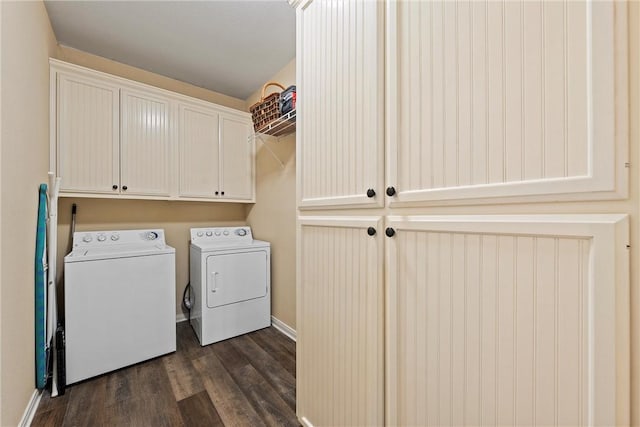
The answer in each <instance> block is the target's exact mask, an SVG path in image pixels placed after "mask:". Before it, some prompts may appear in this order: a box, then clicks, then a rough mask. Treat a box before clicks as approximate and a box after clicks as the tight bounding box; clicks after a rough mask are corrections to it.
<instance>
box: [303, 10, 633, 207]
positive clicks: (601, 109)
mask: <svg viewBox="0 0 640 427" xmlns="http://www.w3.org/2000/svg"><path fill="white" fill-rule="evenodd" d="M626 8H627V5H626V4H624V3H623V2H583V1H555V2H547V1H528V2H527V1H525V2H508V1H507V2H468V1H428V2H427V1H424V2H423V1H398V2H389V9H388V14H387V18H388V19H387V31H388V42H387V48H388V50H387V60H388V68H387V70H388V72H387V79H388V80H387V87H388V97H387V102H388V104H387V105H388V106H387V116H386V120H387V129H388V135H389V137H388V146H387V148H388V155H387V160H388V167H387V174H388V178H387V185H391V186H394V187H395V188H396V190H397V192H398V193H397V196H395V197H394V198H393V199H392V200H393V202H405V203H411V202H423V203H424V202H429V203H435V202H449V203H453V202H456V203H469V202H478V201H480V202H482V201H483V199H484V202H485V203H486V199H487V198H493V199H494V200H495V199H496V198H503V199H507V200H512V201H516V200H520V201H522V200H528V201H540V200H577V199H594V198H595V199H598V198H599V199H602V198H620V197H624V196H625V194H626V191H627V179H628V177H627V173H628V172H627V171H628V168H627V167H625V163H626V162H628V161H629V160H628V123H627V122H628V95H627V92H628V89H627V87H628V77H627V73H628V71H627V39H628V36H627V12H626ZM302 99H303V100H304V97H303V98H302Z"/></svg>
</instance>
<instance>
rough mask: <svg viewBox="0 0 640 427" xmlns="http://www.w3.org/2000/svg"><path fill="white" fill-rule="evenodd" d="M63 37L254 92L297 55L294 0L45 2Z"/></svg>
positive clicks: (236, 92)
mask: <svg viewBox="0 0 640 427" xmlns="http://www.w3.org/2000/svg"><path fill="white" fill-rule="evenodd" d="M45 5H46V8H47V12H48V13H49V18H50V20H51V25H52V26H53V31H54V32H55V34H56V38H57V39H58V42H59V43H60V44H62V45H65V46H69V47H73V48H76V49H79V50H82V51H85V52H89V53H93V54H95V55H99V56H102V57H105V58H110V59H113V60H115V61H118V62H123V63H125V64H128V65H132V66H135V67H138V68H142V69H144V70H148V71H152V72H154V73H157V74H161V75H164V76H168V77H172V78H174V79H177V80H181V81H184V82H187V83H191V84H193V85H196V86H201V87H205V88H207V89H210V90H213V91H216V92H221V93H224V94H226V95H229V96H234V97H236V98H241V99H246V98H247V97H248V96H249V95H250V94H251V93H253V92H254V91H255V90H256V89H258V88H259V87H260V86H261V85H262V84H263V83H265V82H266V81H267V80H268V79H269V78H271V77H272V76H273V75H274V74H275V73H276V72H277V71H279V70H280V69H281V68H282V67H284V66H285V65H286V64H287V63H288V62H289V61H290V60H291V59H293V57H294V56H295V10H294V9H293V8H292V7H291V6H289V4H288V3H287V1H286V0H263V1H251V0H234V1H229V0H225V1H93V0H89V1H52V0H48V1H45Z"/></svg>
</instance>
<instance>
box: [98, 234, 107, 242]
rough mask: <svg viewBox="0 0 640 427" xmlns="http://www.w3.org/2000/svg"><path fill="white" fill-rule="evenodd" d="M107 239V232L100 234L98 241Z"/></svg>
mask: <svg viewBox="0 0 640 427" xmlns="http://www.w3.org/2000/svg"><path fill="white" fill-rule="evenodd" d="M105 240H107V235H106V234H98V242H104V241H105Z"/></svg>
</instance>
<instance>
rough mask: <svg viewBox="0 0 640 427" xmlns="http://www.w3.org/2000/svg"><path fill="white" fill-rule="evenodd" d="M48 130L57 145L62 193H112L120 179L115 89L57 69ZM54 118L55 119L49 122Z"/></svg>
mask: <svg viewBox="0 0 640 427" xmlns="http://www.w3.org/2000/svg"><path fill="white" fill-rule="evenodd" d="M52 87H55V88H57V98H54V99H53V100H52V102H56V103H57V104H56V106H57V108H56V110H55V111H56V112H57V116H56V117H54V118H52V120H53V121H52V123H53V124H54V125H57V126H55V127H53V128H52V133H53V135H54V136H57V140H58V141H59V143H58V144H57V146H56V145H54V149H55V150H56V152H57V165H53V166H54V167H56V169H57V171H58V176H61V177H62V181H61V190H62V191H77V192H96V193H113V192H114V191H115V192H116V193H117V189H116V190H114V189H113V185H119V181H120V169H119V168H120V151H119V141H120V135H119V132H120V124H119V117H120V113H119V112H120V108H119V96H120V95H119V90H118V88H117V87H116V86H114V85H110V84H109V83H108V82H102V81H99V80H93V79H90V78H84V77H81V76H76V75H73V74H66V73H60V74H58V75H57V78H54V79H52ZM54 119H55V120H54Z"/></svg>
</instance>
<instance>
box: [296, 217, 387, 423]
mask: <svg viewBox="0 0 640 427" xmlns="http://www.w3.org/2000/svg"><path fill="white" fill-rule="evenodd" d="M381 225H382V222H381V220H380V218H379V217H346V218H337V217H300V218H299V228H298V262H299V264H298V265H299V267H300V270H299V276H298V277H299V286H298V291H297V292H298V294H297V311H298V320H297V336H298V342H297V346H298V347H297V372H298V375H297V395H298V397H297V408H296V410H297V414H298V417H299V418H300V419H301V420H302V421H303V423H305V424H306V425H314V426H365V425H366V426H375V425H382V424H383V422H384V416H383V411H384V403H383V395H384V383H383V344H384V340H383V313H384V310H383V276H382V261H383V252H382V248H383V239H384V237H383V233H382V229H381ZM369 227H373V228H374V229H375V230H377V233H376V234H375V235H373V236H371V235H369V234H368V228H369Z"/></svg>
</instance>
